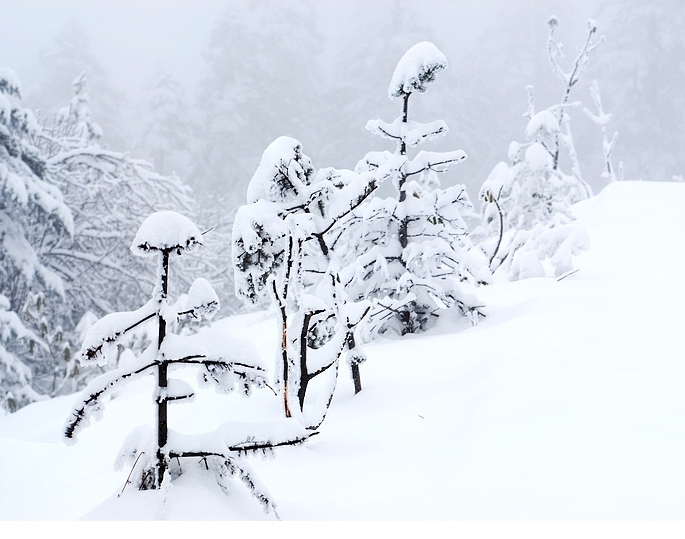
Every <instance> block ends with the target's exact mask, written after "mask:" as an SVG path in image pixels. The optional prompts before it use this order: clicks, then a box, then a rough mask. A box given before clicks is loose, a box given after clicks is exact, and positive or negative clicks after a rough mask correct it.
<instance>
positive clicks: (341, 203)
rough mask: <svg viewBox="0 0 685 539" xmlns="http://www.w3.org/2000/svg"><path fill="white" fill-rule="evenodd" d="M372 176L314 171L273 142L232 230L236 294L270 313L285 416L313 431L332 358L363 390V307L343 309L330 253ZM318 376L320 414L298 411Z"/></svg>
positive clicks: (333, 374) (292, 146)
mask: <svg viewBox="0 0 685 539" xmlns="http://www.w3.org/2000/svg"><path fill="white" fill-rule="evenodd" d="M375 187H376V184H375V181H374V179H373V176H372V175H371V174H365V175H359V174H355V173H353V172H351V171H335V170H333V169H323V170H321V171H319V173H315V170H314V167H313V166H312V164H311V161H310V159H309V158H308V157H307V156H306V155H305V154H303V153H302V146H301V144H300V143H299V142H298V141H297V140H295V139H293V138H290V137H279V138H278V139H276V140H275V141H274V142H273V143H271V144H270V145H269V146H268V147H267V148H266V150H265V151H264V155H263V156H262V160H261V163H260V165H259V167H258V168H257V171H256V172H255V174H254V176H253V177H252V180H251V181H250V184H249V186H248V191H247V202H248V204H247V205H245V206H242V207H241V208H239V210H238V213H237V215H236V220H235V226H234V232H233V260H234V264H235V274H236V279H235V280H236V291H237V293H238V295H239V296H241V297H243V298H244V299H246V300H248V301H250V302H256V301H258V300H259V299H260V298H262V297H264V296H268V297H270V299H271V301H272V303H273V304H275V306H276V308H277V313H278V324H279V326H278V327H279V332H280V334H281V337H282V338H281V350H280V353H279V356H278V361H277V377H278V382H279V383H280V386H279V387H280V390H281V397H282V399H283V406H284V412H285V415H286V416H287V417H289V416H296V417H300V416H301V414H304V416H303V417H301V419H302V421H303V422H304V424H305V425H307V426H308V427H310V428H312V427H316V426H318V425H319V424H320V423H321V422H322V421H323V419H324V417H325V414H326V411H327V409H328V406H329V405H330V401H331V398H332V396H333V391H334V389H335V383H336V380H337V372H338V364H339V359H340V357H341V355H342V354H343V352H345V351H348V352H349V353H348V359H349V361H350V366H351V367H352V372H353V377H354V379H355V388H356V389H357V390H359V389H361V385H360V379H359V372H358V366H357V365H358V363H359V362H360V361H361V360H362V359H363V354H362V353H361V351H360V350H359V348H358V346H357V344H358V339H356V338H355V334H354V333H355V328H356V326H357V325H358V324H359V322H360V320H361V319H362V318H363V316H364V315H365V314H366V311H367V310H368V306H367V305H366V304H365V302H359V303H351V302H348V300H347V295H346V294H345V291H344V290H343V287H342V286H341V284H340V282H339V277H338V272H339V265H338V261H337V259H336V258H335V256H334V251H333V249H332V244H333V242H335V241H336V235H335V230H336V229H337V228H339V227H344V226H345V223H347V221H348V220H349V219H350V218H351V216H352V211H353V210H354V209H355V208H356V207H358V206H359V205H360V204H361V203H362V202H363V201H364V200H365V199H366V198H367V197H368V196H369V195H370V194H371V193H372V192H373V190H374V189H375ZM324 373H326V375H327V376H328V379H327V381H326V383H325V388H324V390H323V397H320V398H319V399H318V401H319V402H321V403H322V404H323V406H322V407H314V408H313V409H306V407H305V404H306V403H305V397H306V395H307V388H308V386H309V383H310V382H311V381H312V380H313V379H314V378H315V377H317V376H319V375H321V374H324Z"/></svg>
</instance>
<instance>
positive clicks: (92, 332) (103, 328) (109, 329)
mask: <svg viewBox="0 0 685 539" xmlns="http://www.w3.org/2000/svg"><path fill="white" fill-rule="evenodd" d="M158 310H159V300H158V299H156V298H153V299H151V300H150V301H148V302H147V303H146V304H145V305H143V306H142V307H141V308H140V309H136V310H135V311H128V312H122V313H111V314H108V315H106V316H104V317H103V318H101V319H100V320H98V321H97V322H95V323H94V324H93V325H92V326H91V327H90V329H89V330H88V331H87V333H86V335H85V337H84V339H83V344H82V345H81V350H80V352H79V357H80V359H81V361H94V362H95V363H96V364H97V365H101V366H104V365H106V364H107V360H108V355H109V352H110V351H111V350H110V347H109V346H108V345H113V344H114V343H116V341H117V340H119V339H120V338H121V337H122V336H123V335H124V334H125V333H126V332H127V331H129V330H131V329H133V328H134V327H136V326H138V325H140V324H142V323H143V322H145V321H147V320H150V319H152V317H153V316H155V315H156V314H157V312H158Z"/></svg>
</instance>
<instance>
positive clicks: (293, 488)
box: [0, 182, 685, 521]
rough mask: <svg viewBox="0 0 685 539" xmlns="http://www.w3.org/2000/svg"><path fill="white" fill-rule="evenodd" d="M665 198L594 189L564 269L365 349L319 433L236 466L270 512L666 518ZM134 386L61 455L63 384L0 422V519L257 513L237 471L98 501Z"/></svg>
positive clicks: (671, 265) (672, 261)
mask: <svg viewBox="0 0 685 539" xmlns="http://www.w3.org/2000/svg"><path fill="white" fill-rule="evenodd" d="M684 206H685V184H683V183H675V182H673V183H667V182H664V183H653V182H616V183H613V184H611V185H609V186H607V187H606V188H605V189H603V190H602V192H601V193H599V194H598V195H596V196H595V197H593V198H591V199H589V200H586V201H583V202H581V203H578V204H576V205H574V206H573V207H572V212H573V214H574V215H575V217H576V218H577V221H578V224H579V225H580V226H583V227H584V228H585V229H586V230H587V233H588V236H589V238H590V242H591V244H592V248H591V249H590V250H589V251H587V252H583V253H582V254H581V255H580V256H579V257H578V260H577V262H578V263H577V267H578V268H579V271H578V272H577V273H575V274H573V275H572V276H569V277H568V278H566V279H563V280H562V281H556V280H554V279H537V278H534V279H528V280H524V281H517V282H507V283H494V284H492V285H490V286H486V287H482V290H481V294H482V295H483V300H484V301H485V302H486V303H487V304H488V306H489V308H488V316H487V318H485V319H483V320H482V321H481V322H480V324H479V325H478V326H476V327H466V326H468V324H464V323H463V319H453V320H448V319H446V318H443V319H442V321H441V324H440V325H439V326H438V327H436V328H435V329H433V330H431V331H429V332H427V333H424V334H422V335H410V336H407V337H403V338H394V339H387V338H386V339H383V340H382V341H377V342H375V343H374V344H372V345H369V346H367V347H366V352H367V355H368V360H367V361H366V362H365V363H364V364H363V365H362V367H363V377H364V382H365V385H364V390H363V391H362V392H361V393H359V394H358V395H354V394H353V388H352V387H351V384H342V383H341V384H340V387H339V389H338V391H337V393H336V396H335V398H334V400H333V403H332V405H331V408H330V413H329V416H328V418H327V419H326V422H325V423H324V424H323V426H322V428H321V431H320V433H319V435H317V436H315V437H313V438H311V439H310V440H309V441H307V442H305V444H304V445H301V446H297V447H286V448H280V449H277V450H276V458H275V459H263V458H261V457H258V458H253V459H251V460H250V467H251V468H252V470H253V471H254V473H255V475H256V476H258V477H259V478H260V479H261V481H262V482H263V483H264V484H265V485H267V486H268V489H269V492H270V493H271V495H272V497H273V499H274V500H275V502H276V503H277V505H278V512H279V516H280V517H281V519H282V520H408V519H412V520H650V521H651V520H683V519H685V508H684V506H683V504H682V500H683V497H684V495H685V491H684V490H683V489H684V487H683V485H685V465H684V464H683V459H682V455H683V454H685V425H684V423H683V421H682V418H683V417H684V416H685V392H683V390H682V388H683V384H685V362H684V361H683V358H682V350H683V344H684V343H683V337H682V334H683V333H682V315H681V313H682V298H683V297H685V280H684V279H683V277H682V268H683V267H684V265H685V252H684V251H683V249H679V248H677V246H678V245H681V244H682V238H681V235H682V231H683V230H685V213H684V212H683V211H682V208H683V207H684ZM274 324H275V321H274V319H273V315H272V314H269V313H256V314H251V315H244V316H240V317H230V318H224V319H222V320H218V321H216V322H215V323H214V326H213V330H214V331H223V332H228V333H230V334H236V335H240V336H241V337H242V338H246V339H249V340H251V341H252V342H253V343H254V345H255V346H256V348H257V350H258V353H259V355H260V356H261V357H265V358H268V357H273V355H274V353H275V350H276V349H277V346H278V343H277V342H276V340H277V338H276V332H275V331H273V326H274ZM424 374H425V375H424ZM176 377H177V378H179V379H188V380H191V381H192V379H193V377H194V374H193V373H192V372H188V373H186V372H179V373H178V375H177V376H176ZM152 384H153V380H152V379H151V378H150V377H141V378H140V379H139V380H137V381H135V382H132V383H131V384H129V385H128V386H126V387H125V388H122V389H121V390H120V391H119V392H118V393H116V394H115V395H113V398H112V399H111V400H110V401H109V402H108V403H107V414H106V415H105V416H104V417H103V418H102V420H101V421H99V422H98V423H95V424H93V425H91V427H90V428H89V429H87V430H84V431H83V432H82V433H81V436H80V440H79V443H78V444H77V445H76V446H74V447H66V446H65V445H64V444H62V442H61V440H60V429H61V427H62V423H63V420H64V417H66V415H67V413H68V411H69V409H70V407H71V405H72V403H73V399H74V396H73V395H68V396H65V397H58V398H55V399H52V400H49V401H45V402H38V403H34V404H31V405H28V406H26V407H24V408H22V409H20V410H19V411H17V412H16V413H14V414H11V415H7V416H5V417H2V418H0V454H2V455H3V458H2V459H0V477H2V478H3V480H2V482H0V519H2V520H76V519H94V520H159V519H166V520H171V521H173V520H261V519H270V518H273V517H272V516H270V515H265V514H264V513H263V511H262V509H261V507H260V505H259V504H258V503H257V502H256V501H255V500H253V499H252V498H251V497H250V495H249V493H248V492H247V490H246V489H245V488H243V487H242V486H241V484H240V483H239V482H235V481H233V482H231V483H230V487H231V488H230V490H229V491H228V495H225V494H224V493H223V491H222V490H221V489H220V488H219V487H218V486H217V485H216V483H215V481H214V479H213V478H211V477H207V475H205V474H204V473H200V472H201V470H193V469H191V470H188V472H187V473H186V474H184V475H183V476H182V477H179V478H178V479H177V480H176V481H174V482H173V484H172V487H171V488H170V489H169V490H168V491H167V493H166V502H165V503H164V505H163V506H160V504H159V497H158V496H157V494H158V492H153V491H145V492H143V491H136V490H134V489H131V488H127V489H125V490H124V495H122V496H121V497H118V496H117V494H118V493H120V492H121V491H122V488H123V487H124V485H125V483H126V479H127V475H128V470H122V471H119V472H117V471H114V470H112V462H113V461H114V459H115V456H116V454H117V453H116V452H117V449H118V448H119V447H120V446H121V445H122V443H123V441H124V440H125V439H126V434H127V433H128V432H129V431H130V428H131V418H136V420H137V422H139V423H140V424H142V425H152V422H153V420H154V417H153V414H152V413H151V409H152V408H153V407H152V406H150V397H149V394H150V393H149V390H150V387H151V385H152ZM280 404H281V403H280V401H279V400H278V399H277V398H276V397H275V396H274V394H273V393H272V392H271V391H269V390H268V389H259V390H255V392H254V394H253V396H252V397H251V398H249V399H245V398H242V397H241V396H240V395H237V394H234V395H229V396H219V395H216V394H215V393H214V392H212V391H205V390H202V389H199V390H198V391H197V395H196V398H195V401H194V403H193V404H192V405H189V406H188V405H186V406H183V405H180V404H179V405H178V406H177V407H175V408H174V414H173V424H172V425H171V427H172V428H173V430H174V431H175V432H178V433H183V434H188V435H194V434H200V433H205V432H220V431H221V429H220V425H222V424H224V423H226V422H233V421H238V422H243V423H245V422H251V421H267V422H268V421H269V420H272V419H273V418H274V417H278V416H279V414H280V413H281V408H280ZM235 433H236V434H238V430H236V431H235Z"/></svg>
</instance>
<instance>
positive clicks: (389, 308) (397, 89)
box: [343, 42, 486, 337]
mask: <svg viewBox="0 0 685 539" xmlns="http://www.w3.org/2000/svg"><path fill="white" fill-rule="evenodd" d="M446 67H447V58H446V57H445V55H444V54H443V53H442V52H440V51H439V50H438V49H437V47H436V46H435V45H433V44H432V43H429V42H422V43H418V44H417V45H414V46H413V47H412V48H411V49H409V50H408V51H407V52H406V54H405V55H404V56H403V57H402V58H401V60H400V61H399V63H398V64H397V67H396V68H395V71H394V73H393V76H392V79H391V81H390V86H389V88H388V96H389V98H390V99H397V98H399V99H401V101H402V113H401V115H400V116H399V117H398V118H397V119H396V120H395V121H394V122H392V123H387V122H384V121H382V120H371V121H369V122H368V123H367V125H366V128H367V129H368V130H369V131H371V132H372V133H374V134H376V135H379V136H381V137H383V138H387V139H390V140H394V141H396V143H397V146H396V150H395V151H394V152H389V151H383V152H370V153H368V154H367V155H366V157H365V158H364V159H363V160H362V161H360V163H359V164H358V165H357V169H356V171H357V172H372V173H373V174H375V175H376V178H377V180H378V182H379V183H380V182H384V181H387V180H390V181H391V182H392V185H393V187H394V189H395V193H396V194H395V197H394V198H387V199H380V198H377V197H376V198H374V199H372V200H371V201H370V202H369V203H368V204H365V205H364V207H363V208H362V209H361V210H360V211H359V212H358V216H359V217H360V219H359V220H358V221H357V223H356V228H357V229H356V231H355V233H354V236H355V237H356V238H357V241H356V242H355V245H354V251H353V252H352V253H350V255H349V256H353V257H354V258H356V259H357V260H356V261H355V263H354V265H350V271H346V272H344V278H343V282H344V283H345V285H346V287H347V289H348V291H349V292H350V294H351V296H352V297H353V298H362V297H366V298H374V300H375V305H374V309H373V312H372V314H371V315H370V317H369V320H370V324H369V327H370V330H369V333H370V334H369V337H372V336H373V335H375V334H379V333H385V331H387V330H388V329H389V328H392V329H393V330H394V331H396V332H398V333H400V334H402V335H404V334H406V333H413V332H416V331H420V330H423V329H425V328H426V326H427V325H428V323H429V322H430V321H431V320H432V319H434V318H436V317H437V316H438V313H439V312H440V311H441V310H444V309H447V308H451V307H454V306H457V307H458V308H459V309H460V311H461V312H462V313H463V314H465V315H468V316H470V317H472V319H473V320H475V319H476V318H477V315H476V314H474V313H476V312H477V309H478V302H477V300H476V299H475V298H473V297H472V296H471V295H470V294H468V293H466V292H465V290H464V289H463V287H464V285H463V284H462V283H463V281H468V280H472V279H473V277H474V275H476V276H477V278H476V280H479V278H481V277H484V276H485V274H486V272H484V271H483V270H482V269H480V268H479V267H478V264H477V263H476V262H475V260H471V259H470V257H469V256H468V255H467V252H468V250H469V242H468V238H467V227H466V224H465V222H464V220H463V219H462V215H461V214H462V212H464V211H466V210H469V209H471V208H472V206H471V202H470V200H469V197H468V195H467V193H466V189H465V187H464V186H463V185H455V186H453V187H449V188H447V189H439V188H438V187H439V183H440V182H439V180H438V175H437V173H444V172H446V171H447V170H448V168H449V166H450V165H453V164H455V163H459V162H460V161H462V160H464V159H465V158H466V154H465V153H464V152H463V151H462V150H456V151H450V152H428V151H420V152H418V153H417V154H416V155H415V156H414V157H413V158H410V157H409V155H408V151H409V149H410V148H412V147H414V146H417V145H419V144H421V143H423V142H425V141H429V140H431V139H434V138H436V137H438V136H441V135H444V134H445V133H447V125H446V124H445V122H444V121H442V120H437V121H434V122H430V123H420V122H417V121H414V120H410V119H409V101H410V97H411V96H412V95H414V94H415V93H423V92H425V91H426V90H427V89H428V87H429V85H430V84H431V83H433V82H434V81H436V80H437V74H438V73H439V72H440V71H442V70H443V69H445V68H446Z"/></svg>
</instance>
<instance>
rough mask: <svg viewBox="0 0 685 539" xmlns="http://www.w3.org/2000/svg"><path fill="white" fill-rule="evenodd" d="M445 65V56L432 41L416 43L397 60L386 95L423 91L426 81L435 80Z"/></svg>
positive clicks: (425, 87) (397, 95) (394, 95)
mask: <svg viewBox="0 0 685 539" xmlns="http://www.w3.org/2000/svg"><path fill="white" fill-rule="evenodd" d="M447 65H448V63H447V57H446V56H445V55H444V54H443V53H442V52H440V50H439V49H438V48H437V47H436V46H435V45H433V43H431V42H429V41H422V42H421V43H417V44H416V45H414V46H413V47H412V48H411V49H409V50H408V51H407V52H406V53H404V56H403V57H402V58H401V59H400V61H399V62H398V64H397V67H396V68H395V72H394V73H393V75H392V79H391V81H390V86H389V87H388V97H390V99H392V98H393V97H400V96H402V95H406V94H411V93H412V92H414V91H417V92H425V91H426V89H427V85H428V83H431V82H433V81H435V80H436V79H437V74H438V72H439V71H441V70H443V69H445V68H446V67H447Z"/></svg>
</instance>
